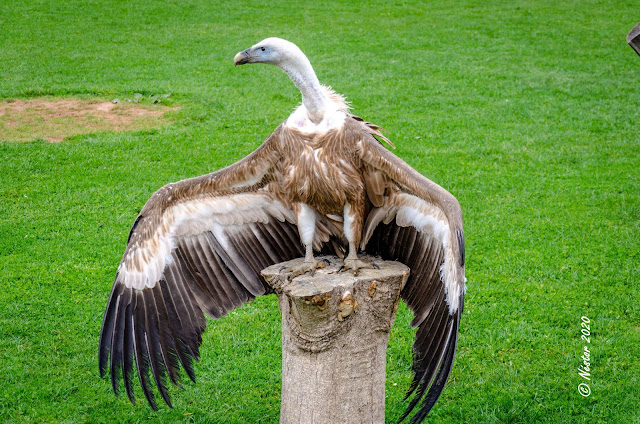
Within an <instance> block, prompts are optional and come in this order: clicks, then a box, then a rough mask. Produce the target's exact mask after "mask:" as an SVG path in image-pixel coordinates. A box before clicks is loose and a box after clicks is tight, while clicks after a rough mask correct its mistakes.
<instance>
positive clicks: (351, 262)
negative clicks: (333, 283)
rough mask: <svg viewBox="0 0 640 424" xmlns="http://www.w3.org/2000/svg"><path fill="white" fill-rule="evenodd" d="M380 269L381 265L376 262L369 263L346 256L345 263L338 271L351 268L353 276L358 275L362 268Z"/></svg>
mask: <svg viewBox="0 0 640 424" xmlns="http://www.w3.org/2000/svg"><path fill="white" fill-rule="evenodd" d="M374 268H375V269H380V267H379V266H378V265H376V264H374V263H367V262H363V261H361V260H360V259H349V258H346V259H345V260H344V265H342V266H341V267H340V269H339V270H338V272H341V271H343V270H347V269H351V270H353V276H354V277H357V276H358V274H359V273H360V270H361V269H374Z"/></svg>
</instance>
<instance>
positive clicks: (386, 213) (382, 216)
mask: <svg viewBox="0 0 640 424" xmlns="http://www.w3.org/2000/svg"><path fill="white" fill-rule="evenodd" d="M356 122H357V121H356ZM358 124H359V125H361V126H362V127H363V129H362V133H363V137H362V139H361V140H360V142H359V153H360V157H361V159H362V161H363V165H364V167H365V171H364V172H365V181H367V179H368V180H369V182H368V183H367V194H368V196H369V199H370V200H371V202H372V203H373V204H374V206H375V207H374V208H373V209H372V211H371V212H370V213H369V216H368V218H367V222H366V223H365V228H364V230H363V233H364V237H363V240H362V246H361V247H362V248H363V249H364V250H366V251H367V253H370V254H375V255H380V256H382V257H383V258H384V259H389V260H398V261H400V262H402V263H404V264H406V265H407V266H409V268H410V269H411V275H410V277H409V280H408V281H407V284H406V286H405V288H404V289H403V291H402V293H401V296H402V298H403V300H404V301H405V302H406V303H407V306H408V307H409V309H411V311H413V313H414V319H413V321H412V323H411V324H412V326H414V327H418V330H417V332H416V340H415V343H414V345H413V355H414V361H413V371H414V377H413V381H412V384H411V386H410V388H409V390H408V392H407V395H406V399H407V398H409V397H411V396H412V395H413V398H412V399H411V401H410V403H409V405H408V407H407V410H406V412H405V413H404V414H403V416H402V417H401V421H402V420H404V419H405V418H406V417H407V416H408V415H409V414H410V413H411V412H412V411H413V410H414V409H415V407H416V406H417V404H418V403H420V402H422V403H421V405H420V407H419V408H418V411H417V413H416V414H415V415H414V416H413V417H412V419H411V422H412V423H419V422H421V421H422V420H424V418H425V416H426V415H427V414H428V413H429V411H430V410H431V408H432V407H433V405H434V404H435V402H436V400H437V399H438V397H439V396H440V394H441V392H442V390H443V388H444V385H445V383H446V381H447V378H448V376H449V374H450V372H451V367H452V365H453V360H454V357H455V350H456V344H457V335H458V327H459V323H460V314H461V313H462V305H463V301H464V292H465V278H464V237H463V232H462V213H461V211H460V205H459V203H458V201H457V200H456V199H455V198H454V197H453V196H452V195H451V194H450V193H448V192H447V191H446V190H444V189H443V188H442V187H440V186H438V185H437V184H435V183H434V182H432V181H430V180H428V179H427V178H425V177H423V176H422V175H420V174H419V173H418V172H417V171H415V170H414V169H412V168H411V167H410V166H409V165H407V164H406V163H405V162H404V161H402V160H401V159H399V158H397V157H396V156H394V155H393V154H391V153H390V152H389V151H388V150H386V149H385V148H384V147H383V146H382V145H381V144H380V143H379V142H378V141H376V139H375V138H374V136H378V135H377V132H378V128H377V127H375V126H372V125H370V124H367V123H363V122H358ZM376 172H377V173H379V174H381V176H382V178H380V177H377V176H376V177H375V178H376V181H379V180H382V181H384V182H385V183H384V185H383V189H384V190H383V189H382V188H380V187H379V186H376V185H375V184H374V183H373V182H372V180H373V178H372V177H371V176H372V175H375V173H376ZM369 187H371V188H369ZM374 187H375V188H374ZM381 192H383V193H384V196H383V199H382V200H381V199H380V197H379V193H381Z"/></svg>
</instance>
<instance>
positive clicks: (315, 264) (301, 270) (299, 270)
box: [280, 259, 328, 281]
mask: <svg viewBox="0 0 640 424" xmlns="http://www.w3.org/2000/svg"><path fill="white" fill-rule="evenodd" d="M327 262H328V261H327V260H320V261H317V260H315V259H314V260H313V261H304V262H302V263H301V264H300V265H295V266H291V267H289V266H285V267H282V268H280V272H286V273H288V274H289V275H287V281H291V280H293V279H294V278H296V277H297V276H299V275H303V274H306V273H307V272H308V273H310V274H311V276H313V274H314V273H315V272H316V270H317V269H318V268H324V267H325V266H327Z"/></svg>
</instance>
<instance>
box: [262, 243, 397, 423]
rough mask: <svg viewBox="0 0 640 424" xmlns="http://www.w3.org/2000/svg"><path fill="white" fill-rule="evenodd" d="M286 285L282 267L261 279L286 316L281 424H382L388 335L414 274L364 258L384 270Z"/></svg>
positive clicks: (321, 273) (331, 269)
mask: <svg viewBox="0 0 640 424" xmlns="http://www.w3.org/2000/svg"><path fill="white" fill-rule="evenodd" d="M321 259H326V260H328V261H329V264H328V265H327V266H326V267H325V268H322V269H318V270H317V271H316V272H315V274H314V275H313V276H311V275H309V274H305V275H302V276H299V277H297V278H294V279H293V281H291V282H288V281H287V273H286V272H282V271H281V270H282V269H283V267H291V266H295V265H296V264H299V263H300V262H302V260H303V259H302V258H300V259H295V260H293V261H288V262H283V263H281V264H277V265H273V266H271V267H269V268H266V269H265V270H263V271H262V275H263V277H264V278H265V280H266V281H267V282H268V283H269V284H270V285H271V286H272V287H274V289H275V291H276V294H277V295H278V298H279V305H280V311H281V313H282V399H281V401H282V405H281V411H280V423H281V424H291V423H308V424H313V423H343V424H344V423H354V424H356V423H357V424H361V423H384V417H385V414H384V408H385V403H384V400H385V397H384V390H385V366H386V352H387V343H388V341H389V331H390V330H391V326H392V325H393V321H394V319H395V313H396V310H397V306H398V301H399V299H400V291H401V290H402V287H403V286H404V284H405V283H406V281H407V278H408V277H409V268H408V267H406V266H405V265H403V264H401V263H399V262H391V261H382V260H379V259H375V258H371V257H367V256H364V257H363V260H365V261H367V262H371V261H373V262H374V263H375V264H376V265H377V266H378V267H379V269H362V270H360V273H359V275H358V276H354V275H353V273H352V272H351V271H349V272H344V273H339V272H338V270H339V268H340V266H341V265H342V260H341V259H338V258H337V257H331V256H326V257H324V258H321Z"/></svg>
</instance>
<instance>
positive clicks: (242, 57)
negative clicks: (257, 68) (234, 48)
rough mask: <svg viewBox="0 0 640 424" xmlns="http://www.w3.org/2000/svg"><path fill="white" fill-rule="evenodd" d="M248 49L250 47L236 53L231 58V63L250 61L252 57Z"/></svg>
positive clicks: (240, 63)
mask: <svg viewBox="0 0 640 424" xmlns="http://www.w3.org/2000/svg"><path fill="white" fill-rule="evenodd" d="M249 50H250V49H247V50H244V51H241V52H240V53H238V54H237V55H236V57H234V58H233V64H234V65H236V66H238V65H244V64H245V63H251V59H253V58H252V57H251V55H250V54H249Z"/></svg>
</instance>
